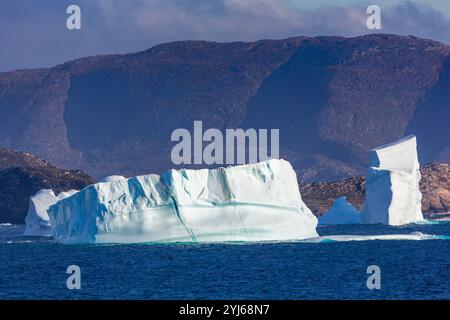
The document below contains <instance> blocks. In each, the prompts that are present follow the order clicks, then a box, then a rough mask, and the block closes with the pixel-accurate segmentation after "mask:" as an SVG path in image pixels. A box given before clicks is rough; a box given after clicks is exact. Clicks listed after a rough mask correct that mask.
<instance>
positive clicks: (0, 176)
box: [0, 149, 94, 224]
mask: <svg viewBox="0 0 450 320" xmlns="http://www.w3.org/2000/svg"><path fill="white" fill-rule="evenodd" d="M92 183H94V180H93V179H92V178H91V177H90V176H88V175H87V174H85V173H84V172H82V171H79V170H63V169H59V168H56V167H54V166H52V165H50V164H49V163H48V162H46V161H43V160H41V159H39V158H37V157H36V156H34V155H31V154H29V153H21V152H15V151H10V150H5V149H0V223H4V222H8V223H18V224H22V223H24V222H25V216H26V214H27V211H28V206H29V201H30V197H31V196H33V195H34V194H36V192H37V191H39V190H41V189H53V190H54V191H55V193H56V194H58V193H59V192H62V191H68V190H72V189H75V190H80V189H82V188H84V187H86V186H87V185H89V184H92Z"/></svg>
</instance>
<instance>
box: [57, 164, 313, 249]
mask: <svg viewBox="0 0 450 320" xmlns="http://www.w3.org/2000/svg"><path fill="white" fill-rule="evenodd" d="M49 215H50V220H51V225H52V227H53V236H54V238H55V239H56V240H57V241H59V242H62V243H133V242H212V241H282V240H301V239H306V238H312V237H317V236H318V234H317V232H316V226H317V218H316V217H315V216H314V215H313V214H312V212H311V211H310V210H309V208H308V207H307V206H306V205H305V203H304V202H303V201H302V198H301V196H300V191H299V188H298V184H297V177H296V174H295V172H294V170H293V169H292V166H291V165H290V163H289V162H287V161H284V160H275V159H273V160H268V161H265V162H260V163H256V164H249V165H242V166H235V167H228V168H218V169H213V170H208V169H202V170H186V169H182V170H171V171H168V172H166V173H164V174H163V175H162V176H158V175H152V174H151V175H144V176H138V177H133V178H129V179H119V180H115V181H110V182H105V183H97V184H94V185H91V186H89V187H87V188H85V189H83V190H82V191H80V192H79V193H77V194H75V195H73V196H72V197H69V198H66V199H64V200H61V201H59V202H58V203H56V204H55V205H53V206H52V207H50V209H49Z"/></svg>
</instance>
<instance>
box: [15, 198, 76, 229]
mask: <svg viewBox="0 0 450 320" xmlns="http://www.w3.org/2000/svg"><path fill="white" fill-rule="evenodd" d="M77 192H78V191H76V190H70V191H67V192H61V193H60V194H59V195H58V196H56V195H55V193H54V192H53V190H51V189H41V190H39V191H38V192H37V193H36V194H35V195H34V196H32V197H31V198H30V205H29V208H28V213H27V216H26V217H25V223H26V227H25V232H24V234H23V235H24V236H43V237H49V236H52V227H51V224H50V218H49V216H48V213H47V210H48V208H50V206H52V205H54V204H56V203H57V202H58V201H59V200H62V199H65V198H67V197H70V196H72V195H74V194H75V193H77Z"/></svg>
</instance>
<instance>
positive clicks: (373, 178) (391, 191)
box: [362, 135, 423, 225]
mask: <svg viewBox="0 0 450 320" xmlns="http://www.w3.org/2000/svg"><path fill="white" fill-rule="evenodd" d="M419 169H420V165H419V161H418V158H417V145H416V137H415V136H413V135H411V136H407V137H405V138H403V139H400V140H398V141H396V142H393V143H391V144H388V145H384V146H381V147H378V148H375V149H373V150H371V167H370V168H369V170H368V172H367V178H366V201H365V203H364V210H363V213H362V217H363V223H382V224H388V225H402V224H408V223H413V222H419V221H423V215H422V209H421V200H422V193H421V192H420V190H419V181H420V170H419Z"/></svg>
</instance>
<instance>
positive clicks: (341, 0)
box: [0, 0, 450, 71]
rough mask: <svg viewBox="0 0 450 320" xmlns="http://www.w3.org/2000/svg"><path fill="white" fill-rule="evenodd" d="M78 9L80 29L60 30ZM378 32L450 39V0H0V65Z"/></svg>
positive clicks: (0, 68)
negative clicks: (370, 22)
mask: <svg viewBox="0 0 450 320" xmlns="http://www.w3.org/2000/svg"><path fill="white" fill-rule="evenodd" d="M70 4H77V5H79V6H80V7H81V17H82V29H81V30H73V31H69V30H67V28H66V19H67V14H66V8H67V6H68V5H70ZM370 4H377V5H379V6H380V7H381V9H382V30H380V31H377V32H383V33H395V34H403V35H415V36H418V37H424V38H431V39H434V40H438V41H441V42H445V43H448V44H450V0H428V1H425V0H411V1H404V0H377V1H375V0H371V1H365V0H127V1H124V0H78V1H77V0H71V1H67V0H39V1H37V0H1V1H0V71H5V70H12V69H19V68H31V67H48V66H53V65H55V64H58V63H62V62H64V61H67V60H70V59H74V58H78V57H83V56H87V55H94V54H105V53H125V52H133V51H139V50H145V49H147V48H149V47H151V46H153V45H155V44H159V43H163V42H169V41H174V40H199V39H201V40H214V41H239V40H244V41H245V40H247V41H249V40H258V39H265V38H286V37H291V36H299V35H308V36H314V35H341V36H355V35H361V34H366V33H370V32H373V31H370V30H368V29H367V28H366V18H367V14H366V8H367V7H368V5H370Z"/></svg>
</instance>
